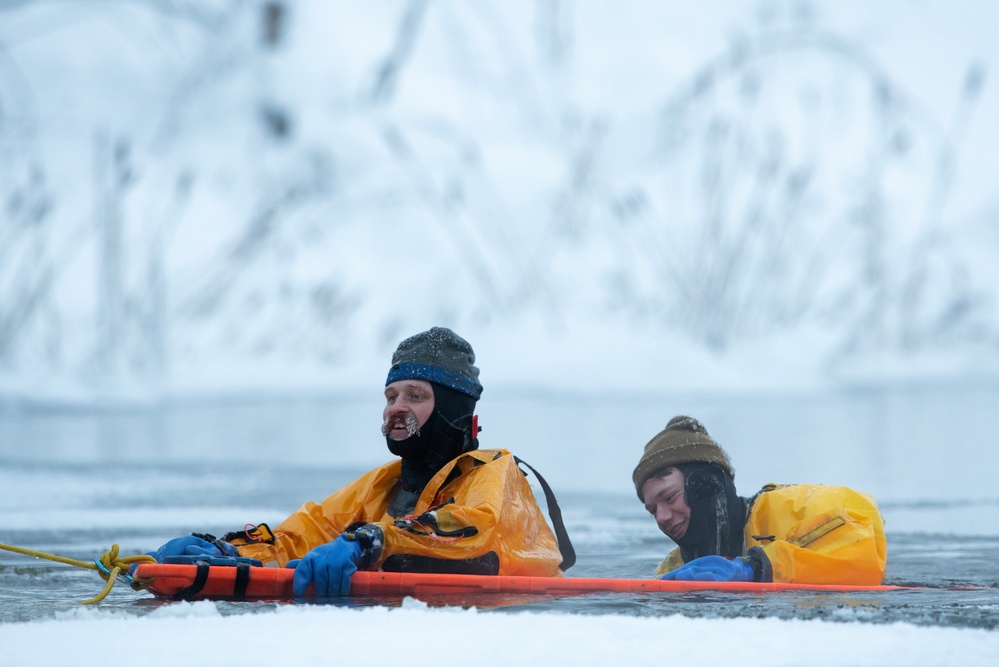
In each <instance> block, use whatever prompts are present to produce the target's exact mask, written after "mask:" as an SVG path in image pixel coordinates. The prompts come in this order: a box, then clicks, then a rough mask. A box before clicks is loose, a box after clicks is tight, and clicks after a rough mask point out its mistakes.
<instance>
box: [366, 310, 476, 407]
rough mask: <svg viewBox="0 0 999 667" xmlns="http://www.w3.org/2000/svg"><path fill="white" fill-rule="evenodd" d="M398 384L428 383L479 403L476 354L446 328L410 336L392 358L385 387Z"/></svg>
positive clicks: (463, 340) (433, 329)
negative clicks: (451, 390) (407, 381)
mask: <svg viewBox="0 0 999 667" xmlns="http://www.w3.org/2000/svg"><path fill="white" fill-rule="evenodd" d="M397 380H426V381H427V382H434V383H436V384H439V385H443V386H445V387H450V388H451V389H454V390H455V391H460V392H461V393H463V394H467V395H469V396H471V397H472V398H474V399H475V400H478V399H479V396H481V395H482V385H481V384H479V369H478V368H476V367H475V352H473V351H472V346H471V345H469V344H468V341H466V340H465V339H464V338H462V337H461V336H459V335H458V334H456V333H455V332H453V331H451V330H450V329H447V328H444V327H434V328H432V329H430V330H429V331H424V332H423V333H418V334H416V335H415V336H410V337H409V338H407V339H406V340H404V341H402V342H401V343H399V347H398V348H397V349H396V351H395V354H393V355H392V368H390V369H389V373H388V378H386V380H385V386H388V385H390V384H392V383H393V382H395V381H397Z"/></svg>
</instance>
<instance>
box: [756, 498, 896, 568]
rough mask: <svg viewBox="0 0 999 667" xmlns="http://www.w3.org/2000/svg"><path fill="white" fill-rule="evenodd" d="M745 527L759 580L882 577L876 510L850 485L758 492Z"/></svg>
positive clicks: (879, 522) (880, 533) (883, 558)
mask: <svg viewBox="0 0 999 667" xmlns="http://www.w3.org/2000/svg"><path fill="white" fill-rule="evenodd" d="M746 531H747V540H746V541H747V547H748V548H749V551H748V553H749V555H750V556H751V557H754V558H756V559H758V560H759V562H760V564H761V569H762V572H761V580H762V581H776V582H786V583H809V584H853V585H871V586H873V585H878V584H880V583H881V581H882V579H883V578H884V572H885V562H886V558H887V544H886V541H885V534H884V522H883V521H882V518H881V513H880V511H879V510H878V507H877V505H876V504H875V502H874V500H873V499H871V498H870V497H869V496H867V495H866V494H862V493H858V492H856V491H853V490H852V489H848V488H846V487H832V486H818V485H796V486H790V487H782V488H779V489H777V490H775V491H771V492H764V493H761V494H760V495H759V496H758V497H757V499H756V502H755V503H754V504H753V508H752V511H751V513H750V518H749V522H748V524H747V527H746Z"/></svg>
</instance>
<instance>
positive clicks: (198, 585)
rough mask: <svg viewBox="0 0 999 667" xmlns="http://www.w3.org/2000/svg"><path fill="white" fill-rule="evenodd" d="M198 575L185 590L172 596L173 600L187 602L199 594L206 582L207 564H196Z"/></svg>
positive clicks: (203, 562)
mask: <svg viewBox="0 0 999 667" xmlns="http://www.w3.org/2000/svg"><path fill="white" fill-rule="evenodd" d="M197 566H198V573H197V574H196V575H194V582H193V583H192V584H191V585H190V586H188V587H187V588H182V589H180V590H179V591H177V592H176V593H174V594H173V599H174V600H187V599H189V598H193V597H194V596H195V595H197V594H198V593H200V592H201V589H202V588H204V587H205V582H206V581H208V563H207V562H206V561H202V562H200V563H198V564H197Z"/></svg>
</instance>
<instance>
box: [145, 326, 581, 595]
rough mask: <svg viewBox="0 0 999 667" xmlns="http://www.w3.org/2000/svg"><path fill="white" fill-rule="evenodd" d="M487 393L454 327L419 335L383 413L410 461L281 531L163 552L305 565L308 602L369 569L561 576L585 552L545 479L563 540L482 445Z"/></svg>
mask: <svg viewBox="0 0 999 667" xmlns="http://www.w3.org/2000/svg"><path fill="white" fill-rule="evenodd" d="M481 394H482V385H481V384H480V383H479V369H478V368H477V367H476V366H475V353H474V352H473V351H472V347H471V345H469V344H468V342H467V341H465V340H464V339H463V338H461V337H460V336H458V335H457V334H455V333H454V332H453V331H451V330H450V329H446V328H443V327H434V328H432V329H430V330H429V331H425V332H423V333H420V334H417V335H415V336H412V337H410V338H407V339H406V340H404V341H403V342H402V343H400V344H399V347H398V349H396V351H395V354H394V355H393V356H392V366H391V368H390V369H389V372H388V377H387V379H386V380H385V402H386V404H385V409H384V410H383V412H382V428H381V431H382V435H384V436H385V441H386V444H387V445H388V449H389V451H390V452H391V453H392V454H394V455H395V456H397V457H399V458H398V459H396V460H393V461H391V462H389V463H386V464H385V465H382V466H380V467H378V468H376V469H374V470H372V471H371V472H369V473H367V474H366V475H363V476H362V477H360V478H359V479H357V480H355V481H354V482H351V483H350V484H348V485H347V486H345V487H343V488H342V489H340V490H339V491H336V492H335V493H333V495H331V496H329V497H328V498H326V499H325V500H324V501H322V502H321V503H315V502H309V503H306V504H305V505H303V506H302V507H301V508H299V509H298V510H297V511H296V512H295V513H294V514H292V515H291V516H290V517H288V518H287V519H286V520H285V521H283V522H282V523H281V524H280V525H279V526H277V527H276V528H275V529H274V530H273V532H271V531H270V529H269V528H267V527H266V526H265V525H264V526H261V528H264V529H266V530H259V529H256V527H251V530H248V531H242V532H238V533H229V534H228V535H225V536H224V537H223V538H222V539H221V540H219V539H215V538H214V537H213V536H211V535H198V534H194V535H192V536H189V537H181V538H176V539H174V540H171V541H170V542H168V543H167V544H166V545H164V546H163V547H161V548H160V549H159V550H158V551H156V552H154V553H153V555H154V556H156V557H157V560H160V561H162V559H163V557H166V556H173V555H182V556H186V555H199V554H207V555H209V556H216V555H229V556H241V557H250V558H256V559H259V560H261V561H263V562H264V563H274V564H276V565H278V566H281V567H286V566H290V567H295V578H294V579H295V580H294V593H295V595H296V596H303V595H306V594H309V593H314V594H315V595H318V596H328V595H347V594H348V593H349V591H350V577H351V575H352V574H353V573H354V572H355V571H357V569H358V568H360V569H365V570H379V569H380V570H385V571H396V572H400V571H410V572H447V573H465V574H502V575H534V576H560V575H561V573H562V570H563V569H568V567H570V566H571V564H572V562H573V560H574V558H575V556H574V554H572V551H571V549H572V546H571V544H569V542H568V537H567V536H566V535H565V533H564V527H563V526H562V525H561V520H560V516H558V514H559V513H558V511H557V509H558V508H557V504H554V499H553V497H552V496H551V495H550V490H549V489H548V487H547V484H545V483H544V480H543V479H541V478H540V477H539V478H538V479H539V482H540V483H541V484H542V486H543V487H544V489H545V492H546V495H549V511H550V513H551V514H552V519H553V521H554V522H556V529H557V530H558V531H559V537H558V539H556V537H555V535H554V534H553V533H552V531H551V529H550V528H549V526H548V524H547V523H546V521H545V517H544V514H542V512H541V510H540V509H539V508H538V505H537V503H536V502H535V499H534V495H533V493H532V491H531V487H530V485H529V484H528V482H527V480H526V479H525V477H524V473H523V472H522V471H521V470H520V468H519V467H518V460H517V459H515V457H514V456H513V455H512V454H511V453H510V452H508V451H507V450H505V449H491V450H479V449H478V446H479V441H478V432H479V428H478V423H477V417H475V416H474V415H473V413H474V410H475V404H476V402H477V401H478V399H479V396H480V395H481ZM535 474H537V473H535ZM560 546H561V547H562V548H563V549H564V550H565V551H566V555H565V557H564V559H563V554H562V553H560Z"/></svg>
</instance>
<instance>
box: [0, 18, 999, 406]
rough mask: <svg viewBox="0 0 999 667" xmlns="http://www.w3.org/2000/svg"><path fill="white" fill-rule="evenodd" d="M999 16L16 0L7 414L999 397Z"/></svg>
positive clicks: (6, 222)
mask: <svg viewBox="0 0 999 667" xmlns="http://www.w3.org/2000/svg"><path fill="white" fill-rule="evenodd" d="M996 18H999V7H997V6H996V5H995V3H993V2H990V1H988V0H979V1H969V2H961V3H950V2H945V1H943V0H907V1H901V0H896V1H887V0H886V1H880V2H874V3H867V2H834V1H818V0H815V1H809V0H759V1H755V2H745V1H743V0H727V1H721V2H715V3H711V5H710V6H700V5H698V4H696V3H681V2H659V1H651V0H650V1H631V2H612V1H608V0H582V1H579V2H568V1H563V0H504V1H498V0H481V1H476V2H458V1H436V2H435V1H430V0H408V1H406V0H380V1H365V2H344V1H327V0H312V1H309V0H212V1H208V0H205V1H202V0H198V1H194V0H117V1H114V0H77V1H74V2H65V1H62V2H59V1H55V0H7V1H0V404H2V403H4V402H6V403H7V404H8V405H10V404H11V403H12V402H13V403H14V404H16V403H19V402H22V401H29V402H35V401H42V402H49V401H56V402H71V403H77V402H90V401H108V400H110V401H122V400H126V401H130V402H131V401H144V400H153V399H156V398H158V397H172V396H190V395H192V394H198V395H201V394H204V393H210V394H218V393H221V394H227V395H228V394H233V393H238V394H245V393H255V392H268V393H273V392H279V393H283V392H288V391H295V392H313V391H355V390H357V388H363V389H364V391H365V392H370V393H371V394H373V395H375V396H377V393H378V391H379V387H380V383H381V382H382V380H383V378H384V374H385V371H386V368H387V364H388V360H389V355H390V354H391V351H392V350H393V349H394V347H395V345H396V343H398V341H399V340H401V339H402V338H403V337H405V336H408V335H411V334H413V333H416V332H417V331H420V330H423V329H425V328H427V327H429V326H432V325H437V324H439V325H446V326H451V327H452V328H454V329H455V330H456V331H458V332H459V333H460V334H461V335H463V336H465V337H466V338H468V339H469V340H470V341H471V342H472V344H473V346H474V347H475V349H476V352H477V353H478V355H479V360H480V364H481V367H482V369H483V383H484V384H485V386H486V391H487V393H486V397H488V396H489V393H488V392H489V391H490V389H492V388H497V387H499V388H502V387H504V386H507V387H513V388H517V387H530V388H541V389H556V390H571V391H591V390H597V391H636V392H643V391H647V390H650V389H659V390H677V391H686V390H691V391H693V390H708V391H714V390H719V389H721V390H733V389H734V390H753V391H755V390H758V389H761V388H763V389H767V388H779V389H785V390H786V389H792V390H796V389H800V388H810V387H829V386H844V385H847V386H856V385H857V384H858V383H860V384H869V383H881V382H885V381H889V382H894V381H898V380H902V381H905V382H910V383H911V382H913V381H918V382H927V381H929V382H933V383H938V382H949V383H957V384H964V383H966V382H968V381H979V380H982V379H985V380H986V381H988V380H990V379H994V378H996V377H999V311H997V299H999V262H997V261H996V260H997V259H999V193H997V191H996V189H995V183H996V171H997V170H996V168H995V160H996V155H999V129H997V128H996V123H995V119H996V118H997V117H999V82H997V80H996V71H997V69H999V43H997V42H996V40H995V35H994V26H995V25H996V21H995V19H996Z"/></svg>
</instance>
